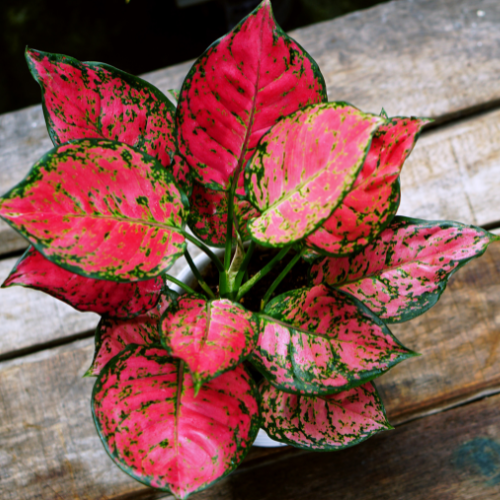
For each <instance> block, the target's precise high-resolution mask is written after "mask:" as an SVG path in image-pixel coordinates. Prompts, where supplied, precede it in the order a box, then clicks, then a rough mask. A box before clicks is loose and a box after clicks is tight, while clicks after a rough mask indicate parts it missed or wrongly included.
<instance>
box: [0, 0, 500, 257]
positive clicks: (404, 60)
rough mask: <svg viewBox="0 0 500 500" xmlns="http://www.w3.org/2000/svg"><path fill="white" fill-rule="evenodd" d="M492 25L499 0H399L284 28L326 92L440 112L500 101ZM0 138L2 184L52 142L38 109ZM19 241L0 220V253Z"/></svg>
mask: <svg viewBox="0 0 500 500" xmlns="http://www.w3.org/2000/svg"><path fill="white" fill-rule="evenodd" d="M478 13H479V15H478ZM483 14H484V15H483ZM499 26H500V4H499V3H498V2H497V1H496V0H440V1H439V2H436V1H435V0H399V1H397V2H389V3H386V4H382V5H379V6H376V7H374V8H372V9H368V10H364V11H358V12H355V13H353V14H350V15H348V16H344V17H342V18H338V19H334V20H331V21H327V22H324V23H320V24H317V25H314V26H309V27H306V28H302V29H299V30H296V31H294V32H293V33H291V35H292V36H293V37H294V38H296V39H297V41H298V42H299V43H300V44H301V45H302V46H304V47H305V48H306V50H308V51H309V52H310V53H311V55H312V56H313V57H314V58H315V59H316V60H317V61H318V63H319V66H320V68H321V69H322V72H323V74H324V76H325V80H326V82H327V86H328V92H329V98H330V100H346V101H348V102H351V103H352V104H354V105H356V106H358V107H360V108H361V109H364V110H365V111H372V112H376V113H378V112H380V109H381V108H382V106H383V107H385V109H386V111H387V112H388V113H389V115H402V114H406V115H417V116H430V117H433V118H437V119H438V120H442V119H443V118H446V117H447V118H450V117H453V116H457V115H460V114H461V113H463V112H465V111H467V110H468V111H470V110H477V109H483V108H487V107H489V106H492V105H498V104H499V103H500V86H499V85H498V73H499V72H500V29H499ZM190 65H191V63H189V62H188V63H183V64H180V65H177V66H173V67H171V68H167V69H163V70H159V71H155V72H152V73H148V74H147V75H144V78H145V79H146V80H148V81H150V82H151V83H153V84H155V85H156V86H158V87H159V88H160V90H162V91H164V92H165V91H166V90H168V89H170V88H179V87H180V84H181V82H182V80H183V77H184V76H185V74H186V73H187V71H188V69H189V67H190ZM0 145H1V146H0V191H6V190H7V189H9V188H11V187H12V186H13V185H15V184H17V183H18V182H19V181H20V180H21V179H22V178H23V177H24V176H25V175H26V173H27V172H28V170H29V168H30V167H31V166H32V165H33V164H34V162H35V161H37V160H38V159H39V158H40V157H41V156H42V155H43V154H44V153H45V152H46V151H47V150H49V149H50V148H51V143H50V141H49V139H48V136H47V133H46V131H45V125H44V122H43V116H42V111H41V108H40V107H39V106H35V107H31V108H27V109H24V110H21V111H17V112H14V113H8V114H5V115H2V116H0ZM25 246H26V242H25V241H24V240H23V239H22V238H21V237H19V236H17V235H16V234H15V233H13V232H12V231H11V230H10V228H9V227H8V226H7V225H6V224H5V223H4V222H2V221H0V254H4V253H8V252H12V251H16V250H19V249H21V248H24V247H25Z"/></svg>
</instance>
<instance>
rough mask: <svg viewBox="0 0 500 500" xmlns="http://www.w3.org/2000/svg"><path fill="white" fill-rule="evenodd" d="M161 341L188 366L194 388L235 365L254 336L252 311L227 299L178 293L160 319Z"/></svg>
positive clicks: (248, 350) (242, 358) (243, 355)
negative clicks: (179, 294) (177, 296)
mask: <svg viewBox="0 0 500 500" xmlns="http://www.w3.org/2000/svg"><path fill="white" fill-rule="evenodd" d="M161 332H162V343H163V345H164V346H165V348H166V349H167V350H168V352H169V353H170V354H171V355H172V356H174V357H176V358H179V359H182V360H184V361H185V362H186V363H187V365H188V366H189V370H190V372H191V375H192V377H193V383H194V386H195V390H196V392H197V391H198V390H199V388H200V387H201V385H202V384H204V383H206V382H208V381H209V380H211V379H213V378H215V377H217V376H219V375H220V374H221V373H224V372H226V371H228V370H231V369H233V368H235V367H236V366H237V365H239V364H240V363H241V362H242V361H243V360H244V359H245V358H246V357H247V356H249V355H250V353H251V352H252V350H253V348H254V347H255V343H256V340H257V329H256V325H255V324H254V318H253V314H252V313H251V312H250V311H247V310H246V309H245V308H244V307H243V306H241V305H240V304H237V303H235V302H231V301H230V300H228V299H218V300H210V301H206V300H205V299H203V298H201V297H196V296H188V297H184V296H181V297H179V299H178V300H177V302H174V303H173V304H172V306H171V307H170V308H169V309H168V311H167V312H166V313H165V315H164V316H163V318H162V320H161Z"/></svg>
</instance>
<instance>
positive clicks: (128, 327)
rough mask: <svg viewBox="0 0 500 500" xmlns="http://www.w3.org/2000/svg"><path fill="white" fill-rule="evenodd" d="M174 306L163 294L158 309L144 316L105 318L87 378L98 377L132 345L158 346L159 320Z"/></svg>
mask: <svg viewBox="0 0 500 500" xmlns="http://www.w3.org/2000/svg"><path fill="white" fill-rule="evenodd" d="M171 303H172V297H171V296H170V295H168V294H164V295H161V297H160V300H159V302H158V304H157V305H156V307H154V308H153V309H150V310H149V311H148V312H147V313H145V314H143V315H141V316H136V317H135V318H128V319H116V318H110V317H104V318H102V319H101V321H100V322H99V325H98V326H97V330H96V335H95V354H94V360H93V361H92V365H91V366H90V368H89V369H88V370H87V373H86V374H85V376H86V377H91V376H96V375H99V373H101V371H102V370H103V369H104V367H105V366H106V365H107V364H108V363H109V362H110V361H111V360H112V359H113V358H114V357H115V356H118V354H120V353H121V352H122V351H123V350H124V349H126V348H127V346H129V345H130V344H136V345H145V346H151V345H153V344H156V345H159V344H160V333H159V329H158V328H159V322H160V318H161V315H162V314H163V313H164V312H165V311H166V310H167V308H168V306H169V305H170V304H171Z"/></svg>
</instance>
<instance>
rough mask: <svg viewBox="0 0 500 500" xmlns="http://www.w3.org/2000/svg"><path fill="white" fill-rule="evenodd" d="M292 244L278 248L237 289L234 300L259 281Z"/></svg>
mask: <svg viewBox="0 0 500 500" xmlns="http://www.w3.org/2000/svg"><path fill="white" fill-rule="evenodd" d="M291 248H292V245H288V246H286V247H284V248H282V249H281V250H280V252H279V253H278V254H277V255H276V256H275V257H273V259H272V260H270V261H269V262H268V263H267V264H266V265H265V266H264V267H263V268H262V269H261V270H260V271H259V272H258V273H257V274H255V275H254V276H253V277H252V278H250V279H249V280H248V281H247V282H246V283H245V284H244V285H243V286H242V287H241V288H240V290H239V292H238V295H237V296H236V301H239V300H240V299H241V297H243V296H244V295H245V294H246V293H247V292H248V291H249V290H250V289H251V288H252V287H253V286H254V285H255V284H256V283H257V282H258V281H260V280H261V279H262V278H263V277H264V276H265V275H266V274H267V273H268V272H269V271H271V270H272V269H273V267H274V266H275V265H276V264H277V263H278V262H279V261H280V260H281V259H282V258H283V257H284V256H285V255H286V254H287V253H288V251H289V250H290V249H291Z"/></svg>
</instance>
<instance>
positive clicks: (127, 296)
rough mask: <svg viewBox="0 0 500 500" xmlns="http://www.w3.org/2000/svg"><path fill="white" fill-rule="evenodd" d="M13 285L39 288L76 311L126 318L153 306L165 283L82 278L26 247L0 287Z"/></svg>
mask: <svg viewBox="0 0 500 500" xmlns="http://www.w3.org/2000/svg"><path fill="white" fill-rule="evenodd" d="M15 285H18V286H24V287H27V288H34V289H35V290H41V291H42V292H45V293H48V294H49V295H52V296H53V297H55V298H56V299H59V300H62V301H63V302H66V303H67V304H69V305H71V306H73V307H74V308H75V309H78V310H79V311H92V312H95V313H97V314H107V315H108V316H112V317H115V318H127V317H129V316H135V315H137V314H142V313H145V312H146V311H148V310H149V309H151V308H153V307H154V306H155V305H156V303H157V302H158V299H159V298H160V294H161V292H162V290H163V288H164V285H165V283H164V280H163V278H162V277H161V276H158V277H156V278H151V279H149V280H146V281H136V282H134V283H117V282H116V281H106V280H96V279H92V278H85V277H84V276H80V275H78V274H75V273H72V272H71V271H66V269H63V268H62V267H59V266H58V265H56V264H54V263H52V262H50V260H47V259H46V258H45V257H44V256H43V255H42V254H41V253H40V252H37V251H36V250H35V249H34V248H33V247H30V248H28V250H27V251H26V253H25V254H24V255H23V256H22V257H21V259H20V260H19V262H17V264H16V266H15V267H14V269H13V270H12V272H11V273H10V275H9V276H8V277H7V279H6V280H5V281H4V283H3V284H2V288H7V287H10V286H15Z"/></svg>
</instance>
